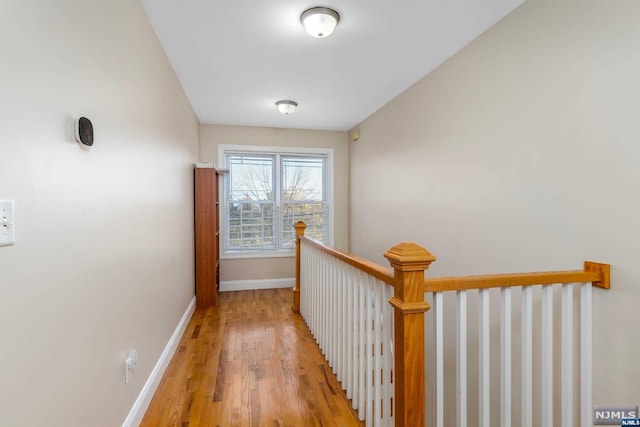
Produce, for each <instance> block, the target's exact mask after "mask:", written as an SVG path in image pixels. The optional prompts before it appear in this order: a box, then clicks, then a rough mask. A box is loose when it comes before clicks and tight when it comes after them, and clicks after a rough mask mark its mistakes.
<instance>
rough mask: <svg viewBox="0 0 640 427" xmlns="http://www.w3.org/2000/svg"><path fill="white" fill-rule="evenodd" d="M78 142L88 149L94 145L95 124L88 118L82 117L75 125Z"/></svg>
mask: <svg viewBox="0 0 640 427" xmlns="http://www.w3.org/2000/svg"><path fill="white" fill-rule="evenodd" d="M75 134H76V141H78V142H79V143H80V144H82V145H86V146H87V147H91V146H92V145H93V124H91V120H89V119H87V118H86V117H80V118H79V119H78V120H76V125H75Z"/></svg>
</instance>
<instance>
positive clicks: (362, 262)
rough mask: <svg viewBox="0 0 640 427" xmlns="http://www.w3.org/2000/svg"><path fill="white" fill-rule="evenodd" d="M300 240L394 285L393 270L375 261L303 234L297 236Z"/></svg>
mask: <svg viewBox="0 0 640 427" xmlns="http://www.w3.org/2000/svg"><path fill="white" fill-rule="evenodd" d="M299 238H300V240H304V241H305V243H307V244H309V245H311V246H314V247H316V248H318V249H320V250H321V251H322V252H325V253H327V254H329V255H331V256H333V257H335V258H338V259H340V260H342V261H344V262H346V263H347V264H349V265H352V266H354V267H355V268H357V269H358V270H361V271H363V272H365V273H367V274H369V275H371V276H373V277H375V278H376V279H380V280H382V281H383V282H385V283H386V284H387V285H390V286H394V284H395V279H394V277H393V270H391V269H390V268H386V267H383V266H381V265H378V264H376V263H375V262H371V261H368V260H366V259H364V258H360V257H359V256H355V255H353V254H350V253H348V252H346V251H342V250H340V249H334V248H331V247H329V246H327V245H325V244H324V243H322V242H319V241H317V240H315V239H312V238H310V237H307V236H305V235H300V236H299Z"/></svg>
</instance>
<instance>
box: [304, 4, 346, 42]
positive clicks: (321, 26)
mask: <svg viewBox="0 0 640 427" xmlns="http://www.w3.org/2000/svg"><path fill="white" fill-rule="evenodd" d="M300 22H302V25H304V28H305V30H307V33H309V35H310V36H312V37H317V38H319V39H321V38H323V37H328V36H330V35H331V33H333V30H334V29H335V28H336V25H338V22H340V15H339V14H338V12H336V11H335V10H333V9H329V8H328V7H312V8H311V9H307V10H305V11H304V12H302V15H301V16H300Z"/></svg>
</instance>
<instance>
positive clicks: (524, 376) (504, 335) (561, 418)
mask: <svg viewBox="0 0 640 427" xmlns="http://www.w3.org/2000/svg"><path fill="white" fill-rule="evenodd" d="M574 280H575V281H574ZM587 280H589V281H587ZM501 281H502V282H503V283H501ZM592 282H593V284H594V285H595V286H599V287H604V288H607V289H608V287H609V266H608V265H606V264H598V263H593V262H586V263H585V269H584V271H572V272H556V273H531V274H529V275H527V274H518V275H496V276H471V277H469V278H464V277H460V278H440V279H438V278H435V279H427V280H426V281H425V291H427V292H431V293H432V301H433V303H432V308H433V309H434V313H435V315H434V317H428V318H427V323H431V322H432V327H433V330H434V341H435V349H434V351H433V352H432V354H433V358H434V359H431V360H429V359H427V360H426V366H427V369H428V370H431V371H430V374H432V375H433V377H434V378H435V381H433V384H434V385H433V390H427V394H429V391H432V392H433V404H432V407H433V411H434V412H435V413H434V414H431V415H432V419H433V425H435V426H436V427H444V426H445V425H446V426H458V427H467V426H468V425H471V426H479V427H489V426H494V425H495V426H500V427H510V426H528V427H531V426H534V425H536V426H541V427H553V426H561V427H573V426H574V425H580V426H582V427H586V426H589V427H590V426H591V425H592V421H593V420H592V415H593V414H592V412H591V410H592V409H591V408H592V402H591V389H592V380H591V368H592V367H591V351H592V348H591V347H592V337H591V333H592V331H591V324H592V319H591V304H592ZM514 288H515V289H514ZM577 288H579V289H580V292H579V294H580V301H579V303H580V308H579V310H580V322H579V325H575V324H574V323H575V322H574V313H573V309H574V293H576V294H577V293H578V292H577V290H576V289H577ZM454 290H455V298H456V304H455V306H453V305H452V304H451V306H450V307H448V306H447V305H446V302H445V298H444V294H446V293H447V291H454ZM574 290H576V291H575V292H574ZM513 291H515V292H516V295H517V296H519V297H520V316H519V318H520V327H519V328H513V316H512V314H513V313H512V307H513V305H512V295H513ZM492 292H495V294H496V295H495V296H496V298H495V299H496V300H497V299H499V304H495V302H494V304H495V305H496V306H498V305H499V307H492V305H491V294H492ZM469 299H472V300H473V301H474V304H473V308H474V309H475V308H477V312H478V317H477V334H473V337H471V334H469V321H470V315H469V313H470V312H473V310H472V309H470V307H469V306H470V305H471V304H470V303H469V302H468V300H469ZM556 301H558V302H557V303H556ZM447 308H448V309H450V310H455V319H456V321H455V328H456V335H455V358H456V370H455V382H454V381H446V382H445V381H444V375H445V374H444V360H445V359H446V358H447V357H452V355H447V354H446V353H445V351H444V349H445V348H450V347H446V345H447V344H446V342H447V337H446V336H445V332H444V331H445V321H444V318H445V316H444V313H445V311H446V310H447ZM557 312H559V316H558V317H555V316H557V314H556V313H557ZM493 313H495V314H493ZM558 319H559V322H558ZM496 323H498V324H497V326H496ZM492 324H493V325H494V326H496V327H495V329H496V331H495V334H492V327H491V326H492ZM474 331H475V328H474ZM576 334H577V335H576ZM494 335H495V336H494ZM576 336H578V337H579V340H580V351H575V349H576V343H575V341H574V337H576ZM472 338H473V339H477V343H474V342H472V341H471V339H472ZM449 339H453V337H450V338H449ZM516 340H519V341H520V343H521V344H520V345H521V350H520V355H519V356H520V360H519V361H517V362H518V363H517V366H518V367H519V368H520V373H519V378H520V382H519V384H516V385H514V381H513V380H514V373H513V372H512V367H513V363H512V362H513V360H512V357H513V355H512V353H513V352H512V349H513V347H512V346H513V344H514V342H517V341H516ZM554 342H555V343H558V342H559V343H560V345H559V346H558V347H557V348H556V347H554ZM476 344H477V347H476ZM492 346H497V347H498V350H497V351H496V353H498V354H499V357H500V360H499V367H500V368H499V372H495V373H492V372H491V365H492V363H491V348H492ZM471 347H473V348H474V349H475V348H477V350H478V351H477V357H473V358H471V357H470V356H469V354H473V355H474V356H475V353H473V352H469V348H471ZM469 359H472V360H469ZM534 360H538V361H539V364H538V365H536V366H534ZM470 363H477V369H476V368H473V369H469V368H470V367H471V366H473V365H469V364H470ZM574 366H576V367H577V366H579V367H580V376H579V378H574V375H573V370H574ZM470 371H471V372H474V373H477V378H478V386H477V389H474V390H470V389H469V388H468V384H469V382H470V381H469V374H468V373H469V372H470ZM428 375H429V374H428ZM556 375H557V376H558V378H555V376H556ZM492 380H494V381H492ZM493 383H495V384H499V390H493V392H492V388H491V384H493ZM446 384H452V385H451V386H454V387H455V388H456V396H457V399H456V407H455V416H454V415H451V414H453V411H449V412H447V413H449V414H450V415H449V416H450V418H452V419H447V418H446V415H445V410H446V408H445V406H444V396H445V386H446ZM555 384H559V386H558V387H555V386H554V385H555ZM534 385H535V387H534ZM518 396H519V397H520V399H519V402H518V403H519V404H520V405H519V406H518V407H515V408H514V401H517V397H518ZM492 398H495V399H498V400H499V411H496V413H494V414H492V413H491V407H492V405H491V400H492ZM514 398H515V399H514ZM470 399H471V400H474V401H475V400H476V399H477V402H478V405H477V407H478V412H477V413H474V414H469V413H468V406H469V405H468V402H469V400H470ZM554 405H557V406H558V408H554ZM494 407H495V405H494ZM534 408H540V412H539V413H537V414H534V412H533V409H534ZM514 409H515V410H516V411H519V416H518V419H515V418H514V417H515V415H516V411H514ZM554 415H555V417H554ZM556 417H557V419H556ZM454 418H455V419H454ZM575 418H577V419H578V420H579V422H577V423H575V424H574V419H575Z"/></svg>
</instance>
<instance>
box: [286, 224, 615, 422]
mask: <svg viewBox="0 0 640 427" xmlns="http://www.w3.org/2000/svg"><path fill="white" fill-rule="evenodd" d="M295 228H296V286H295V287H294V288H293V306H292V308H293V310H294V311H295V312H300V313H301V314H302V316H303V318H304V320H305V322H306V324H307V325H308V327H309V330H310V331H311V333H312V334H313V336H314V337H315V340H316V342H317V343H318V346H319V348H320V349H321V351H322V353H323V354H324V356H325V358H326V359H327V361H328V363H329V365H330V366H331V367H332V369H333V372H334V373H335V374H336V377H337V379H338V381H340V382H341V384H342V387H343V389H344V390H345V392H346V397H347V398H348V399H351V402H352V406H353V408H354V409H355V410H357V412H358V417H359V418H360V420H364V421H365V424H366V426H367V427H369V426H374V427H377V426H384V427H387V426H389V427H390V426H402V427H414V426H422V425H425V424H426V425H428V426H436V427H444V426H459V427H466V426H467V425H472V426H479V427H488V426H501V427H507V426H512V425H513V426H523V427H524V426H528V427H532V426H533V425H536V426H543V427H544V426H555V425H558V426H561V427H569V426H574V425H580V426H583V427H584V426H590V425H591V421H592V420H591V418H590V417H591V408H592V402H591V393H592V390H591V388H592V382H591V367H592V366H591V363H592V362H591V346H592V337H591V333H592V319H591V304H592V285H593V286H598V287H601V288H605V289H608V288H609V268H610V267H609V265H608V264H599V263H594V262H585V266H584V270H573V271H560V272H543V273H521V274H503V275H486V276H468V277H441V278H427V279H425V278H424V272H425V270H427V269H428V268H429V265H430V264H431V263H432V262H433V261H435V257H434V256H433V255H432V254H431V253H429V251H427V250H426V249H424V248H422V247H420V246H419V245H417V244H415V243H401V244H398V245H396V246H394V247H393V248H391V249H389V250H388V251H387V252H386V253H385V254H384V256H385V257H386V258H387V259H388V260H389V262H390V264H391V266H392V267H393V270H391V269H388V268H385V267H381V266H379V265H377V264H374V263H371V262H369V261H367V260H364V259H362V258H359V257H357V256H354V255H352V254H348V253H346V252H343V251H339V250H336V249H333V248H329V247H327V246H326V245H324V244H322V243H320V242H317V241H315V240H313V239H310V238H307V237H305V236H304V229H305V228H306V225H305V224H304V223H302V222H298V223H296V224H295ZM576 287H580V292H579V294H580V309H579V310H580V322H579V325H577V326H576V324H575V323H578V322H577V321H576V318H574V313H573V310H574V297H575V295H574V293H575V294H578V292H577V289H575V288H576ZM514 288H515V289H514ZM556 289H558V291H556ZM574 290H575V291H576V292H574ZM425 293H426V294H428V295H431V296H432V304H433V308H434V310H433V314H431V313H429V316H428V317H427V319H426V323H427V325H431V324H432V325H433V329H434V337H433V342H428V343H425V334H424V329H425V315H424V314H425V312H426V311H427V310H428V309H429V308H430V306H429V304H428V303H427V302H426V301H425V299H424V294H425ZM447 293H451V294H454V296H455V305H452V306H451V307H447V305H446V304H447V298H445V294H447ZM493 294H495V298H492V295H493ZM556 294H559V295H561V296H560V301H559V302H558V303H556V300H555V296H556ZM498 298H499V304H498V303H496V301H497V300H498ZM514 298H515V303H514ZM518 298H519V304H518ZM492 300H494V301H493V303H492ZM498 306H499V307H498ZM476 307H477V316H474V309H475V308H476ZM451 309H453V310H454V312H455V313H452V314H455V319H454V322H452V323H455V334H449V335H448V336H447V335H445V321H447V322H449V321H451V318H450V317H451V316H447V311H451ZM517 310H519V311H520V313H519V315H518V313H516V314H515V315H514V311H517ZM558 312H559V314H558ZM431 316H433V317H431ZM514 319H516V323H515V324H514V323H513V321H514ZM518 320H519V325H518V324H517V323H518ZM471 322H473V323H471ZM476 322H477V323H476ZM558 323H559V325H558ZM470 325H471V326H472V327H471V328H470V327H469V326H470ZM476 326H477V327H476ZM429 327H431V326H429ZM578 329H579V331H578ZM476 332H477V333H476ZM578 339H579V342H580V343H579V346H580V351H579V352H577V351H576V349H577V347H574V345H575V342H577V341H578ZM451 340H452V341H453V345H452V343H451ZM474 340H477V341H474ZM554 343H555V344H556V345H555V347H554ZM558 343H559V345H558ZM425 344H426V345H425ZM433 345H435V349H434V351H433V352H432V353H431V354H432V355H433V358H430V357H429V358H425V354H430V353H428V352H427V351H428V350H429V349H431V348H432V346H433ZM452 346H453V347H455V349H456V350H454V352H455V354H451V347H452ZM518 348H520V350H519V355H518V354H515V353H518V351H517V350H518ZM476 349H477V356H476V355H475V351H476ZM492 349H493V351H492ZM514 349H515V350H514ZM492 355H493V356H495V355H499V358H500V359H499V361H498V362H499V363H498V364H496V363H495V362H494V360H495V357H492ZM518 356H519V357H518ZM514 357H515V363H514V360H513V359H514ZM448 359H451V360H455V361H456V369H455V372H452V373H451V372H447V371H446V370H445V369H446V368H447V366H448V364H447V363H445V361H446V360H448ZM538 362H539V363H538ZM474 364H476V366H474ZM578 366H579V367H580V374H579V378H578V377H577V376H575V375H573V371H574V367H578ZM514 369H519V372H515V373H514ZM425 371H429V372H431V373H432V375H433V377H434V381H433V389H429V390H427V391H426V396H427V397H428V399H429V401H431V402H433V403H432V404H431V405H430V410H431V411H432V413H429V414H427V413H426V411H425V384H431V382H425ZM476 374H477V385H475V382H473V381H470V379H469V375H476ZM447 375H448V376H447ZM556 376H557V378H556ZM470 384H471V385H473V387H471V388H470V387H469V385H470ZM556 384H559V385H557V386H556ZM452 388H453V389H452ZM447 390H448V391H449V393H448V394H447ZM578 390H579V394H577V392H578ZM452 391H453V392H455V394H456V397H455V398H451V397H452V394H453V393H451V392H452ZM445 395H448V396H449V399H448V400H445ZM578 398H579V399H578ZM578 401H579V403H577V402H578ZM469 407H472V408H476V407H477V409H474V411H473V413H469V411H468V409H469ZM496 408H498V410H496ZM534 408H535V409H536V410H537V409H538V408H539V409H540V412H539V413H535V414H534V412H533V411H534ZM558 414H559V415H558ZM554 417H557V418H558V419H555V418H554ZM575 420H579V423H578V422H577V421H575ZM425 421H426V423H425ZM534 423H535V424H534Z"/></svg>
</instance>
